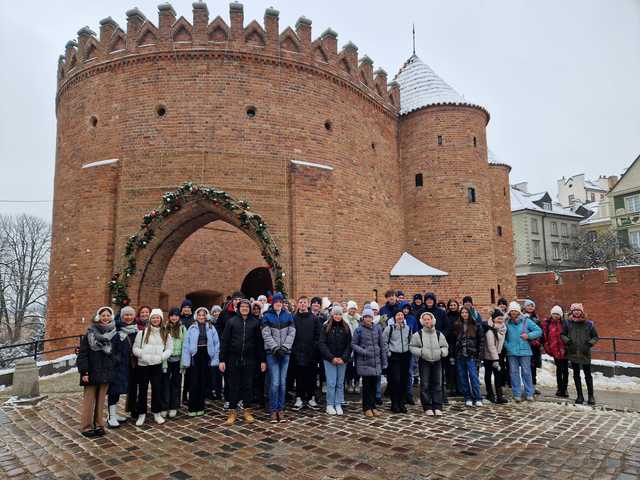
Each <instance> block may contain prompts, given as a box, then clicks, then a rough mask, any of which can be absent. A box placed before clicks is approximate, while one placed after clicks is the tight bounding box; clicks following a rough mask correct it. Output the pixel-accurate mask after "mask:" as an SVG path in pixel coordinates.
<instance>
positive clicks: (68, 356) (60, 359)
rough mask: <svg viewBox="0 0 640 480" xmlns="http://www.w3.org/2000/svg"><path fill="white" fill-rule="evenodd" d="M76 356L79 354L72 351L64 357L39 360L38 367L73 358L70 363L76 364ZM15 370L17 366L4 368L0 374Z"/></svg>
mask: <svg viewBox="0 0 640 480" xmlns="http://www.w3.org/2000/svg"><path fill="white" fill-rule="evenodd" d="M76 356H77V355H76V354H75V353H70V354H69V355H64V356H62V357H58V358H54V359H53V360H39V361H38V367H42V366H43V365H50V364H52V363H62V362H69V361H70V360H72V362H70V363H69V364H70V365H74V364H75V359H76ZM14 370H15V367H11V368H3V369H2V370H0V375H4V374H7V373H12V372H13V371H14Z"/></svg>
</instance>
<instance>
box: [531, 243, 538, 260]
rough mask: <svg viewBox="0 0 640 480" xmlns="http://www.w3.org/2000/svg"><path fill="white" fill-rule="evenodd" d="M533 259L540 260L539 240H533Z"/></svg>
mask: <svg viewBox="0 0 640 480" xmlns="http://www.w3.org/2000/svg"><path fill="white" fill-rule="evenodd" d="M531 243H532V244H533V258H540V240H533V241H532V242H531Z"/></svg>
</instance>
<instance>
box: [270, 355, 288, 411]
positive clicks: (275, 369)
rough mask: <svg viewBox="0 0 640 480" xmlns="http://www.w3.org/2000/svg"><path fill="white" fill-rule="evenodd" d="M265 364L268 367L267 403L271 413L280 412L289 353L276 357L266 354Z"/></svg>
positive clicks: (285, 384)
mask: <svg viewBox="0 0 640 480" xmlns="http://www.w3.org/2000/svg"><path fill="white" fill-rule="evenodd" d="M267 366H268V368H269V378H270V379H271V383H270V385H269V403H270V405H271V413H274V412H281V411H282V410H283V408H284V398H285V393H286V390H287V369H288V368H289V355H283V356H282V357H280V358H276V357H274V356H273V355H271V354H270V353H269V354H267Z"/></svg>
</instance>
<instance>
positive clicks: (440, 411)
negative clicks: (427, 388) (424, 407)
mask: <svg viewBox="0 0 640 480" xmlns="http://www.w3.org/2000/svg"><path fill="white" fill-rule="evenodd" d="M433 413H434V414H435V416H436V417H441V416H442V410H436V411H434V412H433Z"/></svg>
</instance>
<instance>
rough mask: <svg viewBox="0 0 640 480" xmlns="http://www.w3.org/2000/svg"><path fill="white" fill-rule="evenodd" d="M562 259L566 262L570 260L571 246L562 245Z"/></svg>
mask: <svg viewBox="0 0 640 480" xmlns="http://www.w3.org/2000/svg"><path fill="white" fill-rule="evenodd" d="M562 258H563V259H564V260H569V245H565V244H563V245H562Z"/></svg>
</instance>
